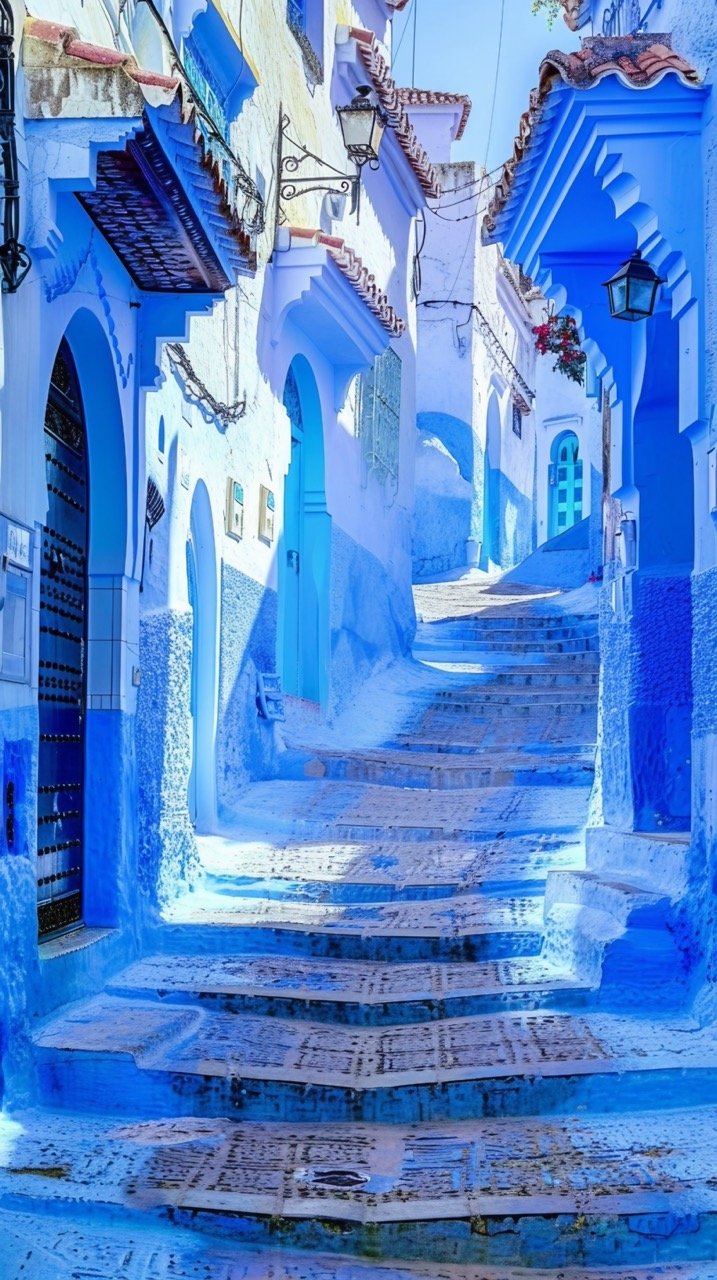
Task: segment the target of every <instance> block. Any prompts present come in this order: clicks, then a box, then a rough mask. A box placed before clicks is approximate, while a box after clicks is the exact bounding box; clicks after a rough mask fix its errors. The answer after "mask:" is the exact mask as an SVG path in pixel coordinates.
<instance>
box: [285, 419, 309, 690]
mask: <svg viewBox="0 0 717 1280" xmlns="http://www.w3.org/2000/svg"><path fill="white" fill-rule="evenodd" d="M303 481H304V478H303V441H302V438H301V434H300V427H299V424H298V423H292V432H291V463H290V465H289V470H288V472H287V474H286V480H285V482H284V557H285V562H284V565H283V571H284V664H283V674H284V689H285V690H286V692H287V693H291V694H294V695H295V696H297V697H301V696H302V694H303V679H302V657H303V636H302V618H301V596H302V590H301V587H302V572H303V570H304V568H305V566H304V564H303V551H304V547H303V523H304V522H303V508H304V483H303Z"/></svg>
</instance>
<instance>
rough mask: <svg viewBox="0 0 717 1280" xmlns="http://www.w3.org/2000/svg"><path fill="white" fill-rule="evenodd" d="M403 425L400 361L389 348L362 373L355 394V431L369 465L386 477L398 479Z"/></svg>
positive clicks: (372, 469)
mask: <svg viewBox="0 0 717 1280" xmlns="http://www.w3.org/2000/svg"><path fill="white" fill-rule="evenodd" d="M400 425H401V361H400V358H399V357H398V356H397V355H396V352H395V351H393V350H392V349H391V347H389V348H388V350H387V351H385V352H384V353H383V355H381V356H377V358H376V359H375V360H374V362H373V368H372V369H371V370H370V371H369V372H368V373H365V374H363V375H362V376H361V378H360V380H359V387H358V395H357V397H356V434H357V436H358V437H359V439H360V440H361V447H362V450H363V456H364V459H365V461H366V465H367V467H368V469H369V470H370V471H374V472H376V473H378V475H380V476H381V477H382V478H383V479H386V478H387V477H388V476H391V477H392V478H393V479H394V480H397V479H398V452H399V433H400Z"/></svg>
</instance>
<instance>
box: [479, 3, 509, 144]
mask: <svg viewBox="0 0 717 1280" xmlns="http://www.w3.org/2000/svg"><path fill="white" fill-rule="evenodd" d="M504 25H505V0H501V3H500V27H499V29H498V52H497V54H496V60H495V80H494V82H493V99H492V102H491V105H490V118H489V120H488V133H487V136H486V142H485V160H484V162H483V167H484V168H487V165H488V152H489V151H490V143H491V138H492V136H493V123H494V121H495V104H496V102H497V99H498V80H499V78H500V59H501V54H502V52H503V27H504Z"/></svg>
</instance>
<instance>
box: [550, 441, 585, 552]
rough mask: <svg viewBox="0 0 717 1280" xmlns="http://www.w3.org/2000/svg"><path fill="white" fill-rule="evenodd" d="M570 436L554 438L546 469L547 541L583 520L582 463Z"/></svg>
mask: <svg viewBox="0 0 717 1280" xmlns="http://www.w3.org/2000/svg"><path fill="white" fill-rule="evenodd" d="M579 452H580V444H579V441H578V438H577V436H576V435H575V434H574V432H572V431H570V432H568V433H567V434H566V435H563V436H558V439H557V440H556V441H555V444H554V445H553V461H552V463H551V467H550V537H551V538H554V537H555V536H556V534H558V533H565V530H566V529H572V527H573V525H574V524H577V523H578V521H580V520H582V518H583V463H582V458H580V456H579Z"/></svg>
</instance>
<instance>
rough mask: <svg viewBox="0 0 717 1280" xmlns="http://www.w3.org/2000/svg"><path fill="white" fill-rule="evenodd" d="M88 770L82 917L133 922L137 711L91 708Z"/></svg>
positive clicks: (102, 922) (92, 921)
mask: <svg viewBox="0 0 717 1280" xmlns="http://www.w3.org/2000/svg"><path fill="white" fill-rule="evenodd" d="M85 732H86V758H87V768H86V771H85V850H84V855H85V877H84V919H85V923H86V924H87V925H90V926H105V927H116V926H118V925H121V924H131V922H132V917H133V913H134V906H135V902H134V898H135V892H136V879H137V812H138V809H137V770H136V763H135V717H134V715H128V714H126V713H125V712H122V711H94V710H93V711H88V713H87V718H86V730H85Z"/></svg>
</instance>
